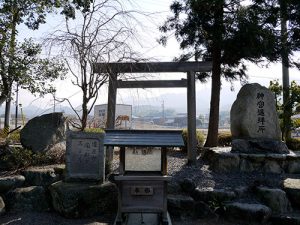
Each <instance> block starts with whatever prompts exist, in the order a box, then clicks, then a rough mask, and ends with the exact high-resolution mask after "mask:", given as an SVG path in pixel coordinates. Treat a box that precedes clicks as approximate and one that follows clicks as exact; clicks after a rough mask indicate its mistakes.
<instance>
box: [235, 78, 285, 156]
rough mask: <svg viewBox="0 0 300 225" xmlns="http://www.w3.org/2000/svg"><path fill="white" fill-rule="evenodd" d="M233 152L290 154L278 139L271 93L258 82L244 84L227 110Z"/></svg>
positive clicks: (277, 122)
mask: <svg viewBox="0 0 300 225" xmlns="http://www.w3.org/2000/svg"><path fill="white" fill-rule="evenodd" d="M230 123H231V126H230V129H231V134H232V150H231V151H232V152H240V153H281V154H282V153H289V150H288V148H287V146H286V145H285V143H283V142H282V141H281V130H280V126H279V120H278V115H277V111H276V106H275V98H274V94H273V93H272V92H271V91H270V90H269V89H267V88H266V87H263V86H261V85H260V84H257V83H254V84H246V85H244V86H243V87H242V88H241V90H240V91H239V93H238V95H237V99H236V100H235V102H234V103H233V105H232V108H231V111H230Z"/></svg>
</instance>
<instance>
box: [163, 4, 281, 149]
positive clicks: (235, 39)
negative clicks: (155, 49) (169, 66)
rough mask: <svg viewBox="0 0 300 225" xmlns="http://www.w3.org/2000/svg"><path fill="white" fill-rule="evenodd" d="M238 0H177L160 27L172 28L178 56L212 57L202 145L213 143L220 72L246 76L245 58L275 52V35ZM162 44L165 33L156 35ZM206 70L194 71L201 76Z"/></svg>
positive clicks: (233, 76) (227, 75) (232, 76)
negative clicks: (208, 112) (178, 45)
mask: <svg viewBox="0 0 300 225" xmlns="http://www.w3.org/2000/svg"><path fill="white" fill-rule="evenodd" d="M241 2H242V1H241V0H180V1H174V2H173V4H172V5H171V7H170V8H171V11H172V12H173V16H172V17H170V18H168V19H167V21H166V22H165V24H164V25H163V26H162V27H160V30H161V31H162V32H163V33H168V32H170V31H173V30H175V36H176V38H177V41H178V42H179V43H180V48H181V49H183V50H184V51H185V52H184V53H183V54H182V55H181V56H180V57H179V60H189V59H191V58H194V59H195V60H205V59H207V58H211V59H212V63H213V67H212V73H211V77H212V89H211V102H210V117H209V128H208V136H207V140H206V143H205V146H208V147H212V146H217V139H218V123H219V102H220V89H221V75H223V76H224V77H225V78H226V79H227V80H232V79H238V78H240V79H242V80H243V79H244V78H246V73H245V72H246V66H245V64H244V62H245V60H249V61H252V62H258V61H259V60H260V59H261V57H262V56H265V57H267V58H268V59H270V60H273V58H276V55H277V54H278V52H277V48H276V47H274V46H277V45H276V43H277V39H276V37H275V36H274V34H273V33H272V30H271V29H269V28H268V27H267V26H265V25H264V24H262V23H261V19H260V17H259V15H258V14H257V13H256V11H255V9H254V8H252V6H243V5H242V4H241ZM160 41H161V43H162V44H166V37H162V38H161V39H160ZM207 75H208V74H198V78H200V79H202V78H203V77H205V76H207Z"/></svg>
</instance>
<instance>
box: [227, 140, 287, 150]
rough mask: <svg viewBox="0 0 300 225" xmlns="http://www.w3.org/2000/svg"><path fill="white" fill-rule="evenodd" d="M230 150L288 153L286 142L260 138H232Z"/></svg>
mask: <svg viewBox="0 0 300 225" xmlns="http://www.w3.org/2000/svg"><path fill="white" fill-rule="evenodd" d="M231 151H232V152H241V153H252V154H253V153H257V154H261V153H269V152H272V153H278V154H282V153H285V154H288V153H289V149H288V147H287V146H286V144H285V143H284V142H282V141H278V140H261V139H234V140H232V150H231Z"/></svg>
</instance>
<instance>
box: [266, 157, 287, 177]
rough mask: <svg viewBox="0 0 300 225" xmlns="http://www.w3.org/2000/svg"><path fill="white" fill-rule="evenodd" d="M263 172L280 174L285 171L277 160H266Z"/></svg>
mask: <svg viewBox="0 0 300 225" xmlns="http://www.w3.org/2000/svg"><path fill="white" fill-rule="evenodd" d="M263 172H265V173H276V174H280V173H283V172H284V171H283V168H282V167H281V166H280V164H279V163H278V162H277V161H274V160H273V161H271V160H266V162H265V164H264V166H263Z"/></svg>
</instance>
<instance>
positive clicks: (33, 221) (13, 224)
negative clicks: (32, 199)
mask: <svg viewBox="0 0 300 225" xmlns="http://www.w3.org/2000/svg"><path fill="white" fill-rule="evenodd" d="M0 224H1V225H113V218H103V217H93V218H89V219H66V218H64V217H61V216H59V215H58V214H57V213H54V212H48V213H46V212H43V213H37V212H30V213H9V214H6V215H5V216H2V217H0ZM172 224H173V225H244V224H243V223H236V222H234V223H230V222H226V221H224V220H215V219H213V220H210V219H201V220H192V219H186V220H172ZM145 225H146V224H145ZM253 225H254V224H253Z"/></svg>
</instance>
